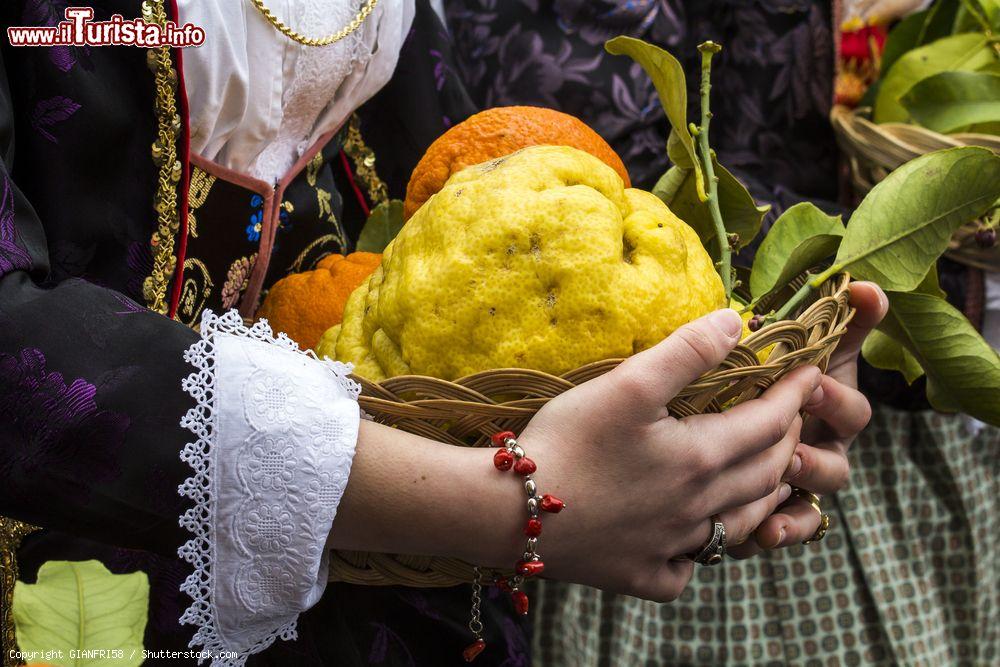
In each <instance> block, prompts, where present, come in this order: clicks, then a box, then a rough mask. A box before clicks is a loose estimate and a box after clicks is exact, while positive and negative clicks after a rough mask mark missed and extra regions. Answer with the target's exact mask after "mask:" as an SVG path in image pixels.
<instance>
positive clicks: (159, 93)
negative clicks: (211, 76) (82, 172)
mask: <svg viewBox="0 0 1000 667" xmlns="http://www.w3.org/2000/svg"><path fill="white" fill-rule="evenodd" d="M163 2H164V0H144V2H143V3H142V18H143V19H144V20H146V21H147V22H148V23H157V24H159V25H161V26H164V25H166V21H167V12H166V10H165V9H164V7H163ZM146 64H147V65H148V66H149V68H150V70H152V71H153V74H154V81H155V86H156V101H155V109H156V121H157V128H156V141H154V142H153V147H152V156H153V163H154V164H156V166H157V167H158V168H159V174H158V176H157V189H156V197H155V201H154V206H153V208H154V209H155V210H156V216H157V217H156V220H157V227H156V231H155V232H154V233H153V236H152V238H151V239H150V241H149V244H150V245H151V246H152V248H153V271H152V273H151V274H150V275H149V276H148V277H147V278H146V280H145V281H143V284H142V296H143V298H144V299H145V300H146V305H147V306H149V308H150V310H154V311H156V312H158V313H162V314H164V315H165V314H167V311H168V309H169V303H168V300H167V285H169V284H170V279H171V277H172V276H173V275H174V270H175V269H176V268H177V257H176V256H175V255H174V237H175V236H176V234H177V231H178V230H179V229H180V214H179V212H178V202H177V185H178V183H180V180H181V175H182V173H183V167H182V165H181V163H180V160H178V159H177V136H178V135H179V134H180V131H181V117H180V116H179V115H178V114H177V100H176V93H177V71H176V70H175V69H174V66H173V60H172V59H171V54H170V47H166V46H164V47H160V48H156V49H149V51H148V52H147V54H146Z"/></svg>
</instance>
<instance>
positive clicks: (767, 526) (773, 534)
mask: <svg viewBox="0 0 1000 667" xmlns="http://www.w3.org/2000/svg"><path fill="white" fill-rule="evenodd" d="M821 518H822V517H821V516H820V513H819V512H817V511H816V508H814V507H813V506H812V505H810V504H809V503H807V502H806V501H805V500H803V499H801V498H793V499H792V500H791V501H789V502H788V503H786V504H785V505H784V506H783V507H782V508H781V509H780V510H779V511H778V512H776V513H775V514H773V515H772V516H769V517H767V519H766V520H765V521H763V522H762V523H761V525H760V527H759V528H757V530H756V531H755V532H754V537H755V539H756V541H757V544H758V545H759V546H760V547H761V548H762V549H777V548H779V547H787V546H791V545H793V544H801V543H802V542H804V541H806V540H808V539H809V538H810V537H812V536H813V535H814V534H815V533H816V529H817V528H819V522H820V520H821Z"/></svg>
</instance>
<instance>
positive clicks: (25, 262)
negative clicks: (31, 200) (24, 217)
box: [0, 173, 31, 278]
mask: <svg viewBox="0 0 1000 667" xmlns="http://www.w3.org/2000/svg"><path fill="white" fill-rule="evenodd" d="M30 266H31V257H29V256H28V253H27V252H25V250H24V249H23V248H21V246H19V245H18V244H17V228H15V227H14V191H13V187H12V186H11V182H10V178H8V177H7V174H4V173H0V278H2V277H3V276H5V275H7V274H8V273H11V272H12V271H17V270H24V269H27V268H29V267H30Z"/></svg>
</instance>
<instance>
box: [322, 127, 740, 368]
mask: <svg viewBox="0 0 1000 667" xmlns="http://www.w3.org/2000/svg"><path fill="white" fill-rule="evenodd" d="M725 303H726V300H725V297H724V293H723V288H722V281H721V280H720V278H719V276H718V274H717V273H716V271H715V269H714V267H713V265H712V260H711V258H710V257H709V255H708V253H707V252H706V251H705V250H704V248H703V247H702V245H701V242H700V241H699V239H698V235H697V234H696V233H695V232H694V230H693V229H691V228H690V227H688V226H687V225H686V224H685V223H684V222H682V221H681V220H680V219H679V218H678V217H677V216H675V215H674V214H673V213H671V212H670V209H668V208H667V207H666V205H665V204H664V203H663V202H662V201H660V200H659V199H658V198H657V197H656V196H654V195H652V194H650V193H648V192H644V191H641V190H635V189H626V188H625V187H624V185H623V183H622V179H621V177H620V176H619V175H618V174H617V173H615V171H614V170H613V169H611V168H610V167H608V166H607V165H606V164H604V163H603V162H602V161H601V160H599V159H598V158H596V157H594V156H592V155H590V154H588V153H585V152H583V151H580V150H577V149H575V148H570V147H567V146H535V147H531V148H525V149H523V150H520V151H518V152H516V153H512V154H511V155H508V156H506V157H503V158H498V159H496V160H491V161H489V162H484V163H482V164H479V165H475V166H472V167H468V168H466V169H464V170H462V171H460V172H458V173H456V174H454V175H452V176H451V178H449V179H448V181H447V183H446V184H445V186H444V187H443V188H442V189H441V190H440V191H439V192H438V193H437V194H435V195H434V196H433V197H431V198H430V199H429V200H428V201H427V202H426V203H425V204H424V205H423V206H421V207H420V209H419V210H418V211H417V212H416V213H415V214H414V215H413V217H412V218H410V220H409V221H408V222H407V223H406V225H405V226H404V227H403V229H402V230H401V231H400V233H399V235H398V236H397V237H396V239H395V240H394V241H393V242H392V243H391V244H389V246H388V247H387V248H386V249H385V252H384V253H383V256H382V263H381V265H380V266H379V267H378V268H377V269H376V270H375V272H374V273H373V274H372V276H371V278H370V279H369V280H368V281H367V282H366V283H363V284H362V285H361V286H360V287H358V289H356V290H355V291H354V293H353V294H351V296H350V298H349V299H348V300H347V304H346V305H345V309H344V319H343V322H342V324H341V326H340V329H339V331H336V330H334V331H328V332H327V334H326V335H324V339H323V341H322V342H321V343H320V348H319V349H320V350H321V353H325V354H327V355H329V356H331V357H334V358H336V359H338V360H340V361H347V362H351V363H353V364H355V370H356V372H357V373H358V374H360V375H362V376H364V377H367V378H369V379H371V380H381V379H384V378H386V377H391V376H395V375H402V374H409V373H413V374H419V375H429V376H434V377H439V378H443V379H454V378H458V377H461V376H463V375H468V374H470V373H475V372H478V371H483V370H488V369H494V368H507V367H519V368H533V369H538V370H542V371H547V372H550V373H563V372H565V371H568V370H571V369H573V368H576V367H578V366H581V365H583V364H586V363H589V362H592V361H597V360H600V359H608V358H613V357H626V356H629V355H631V354H633V353H635V352H638V351H639V350H642V349H645V348H647V347H650V346H651V345H654V344H656V343H658V342H659V341H661V340H662V339H663V338H664V337H666V336H667V335H669V334H670V333H671V332H672V331H674V330H675V329H677V328H678V327H680V326H681V325H682V324H684V323H686V322H689V321H691V320H693V319H695V318H697V317H700V316H702V315H704V314H706V313H708V312H710V311H712V310H716V309H718V308H721V307H723V306H724V305H725ZM334 337H335V342H334V340H333V338H334Z"/></svg>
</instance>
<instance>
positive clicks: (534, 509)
mask: <svg viewBox="0 0 1000 667" xmlns="http://www.w3.org/2000/svg"><path fill="white" fill-rule="evenodd" d="M528 514H530V515H531V516H538V498H528Z"/></svg>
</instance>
